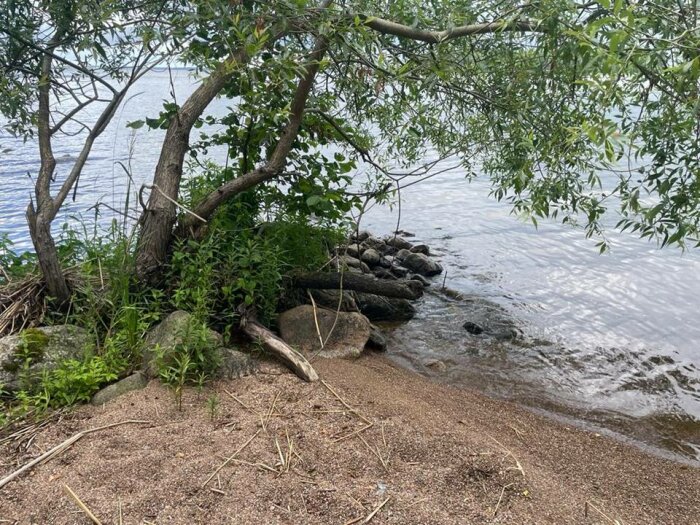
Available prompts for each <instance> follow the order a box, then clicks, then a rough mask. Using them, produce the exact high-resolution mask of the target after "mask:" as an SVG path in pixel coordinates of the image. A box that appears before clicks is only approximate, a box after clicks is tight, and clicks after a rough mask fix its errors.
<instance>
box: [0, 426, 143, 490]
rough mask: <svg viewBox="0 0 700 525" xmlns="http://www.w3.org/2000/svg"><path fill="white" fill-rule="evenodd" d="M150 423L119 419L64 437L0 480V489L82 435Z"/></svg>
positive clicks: (59, 451)
mask: <svg viewBox="0 0 700 525" xmlns="http://www.w3.org/2000/svg"><path fill="white" fill-rule="evenodd" d="M146 423H150V421H141V420H136V419H129V420H127V421H121V422H119V423H112V424H110V425H105V426H102V427H96V428H90V429H88V430H83V431H82V432H78V433H77V434H76V435H74V436H73V437H70V438H68V439H66V440H65V441H64V442H63V443H60V444H59V445H56V446H55V447H53V448H52V449H51V450H49V451H48V452H45V453H43V454H42V455H41V456H39V457H38V458H36V459H33V460H32V461H30V462H29V463H27V464H26V465H24V466H23V467H22V468H20V469H18V470H15V471H14V472H13V473H12V474H10V475H9V476H7V477H6V478H4V479H2V480H0V489H1V488H2V487H4V486H5V485H7V484H8V483H9V482H10V481H12V480H13V479H15V478H16V477H18V476H20V475H22V474H23V473H24V472H26V471H28V470H30V469H31V468H33V467H35V466H37V465H41V464H42V463H45V462H47V461H48V460H50V459H51V458H53V457H54V456H56V455H58V454H60V453H61V452H63V451H64V450H66V449H67V448H69V447H70V446H71V445H73V444H74V443H75V442H76V441H78V440H80V439H81V438H82V437H84V436H87V435H88V434H92V433H93V432H99V431H100V430H107V429H108V428H114V427H118V426H121V425H131V424H146Z"/></svg>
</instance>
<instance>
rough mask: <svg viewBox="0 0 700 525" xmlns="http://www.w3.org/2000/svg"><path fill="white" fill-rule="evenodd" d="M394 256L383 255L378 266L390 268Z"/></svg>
mask: <svg viewBox="0 0 700 525" xmlns="http://www.w3.org/2000/svg"><path fill="white" fill-rule="evenodd" d="M393 259H394V258H393V257H391V256H383V257H382V258H380V259H379V266H381V267H382V268H391V264H392V260H393Z"/></svg>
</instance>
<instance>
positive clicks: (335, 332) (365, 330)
mask: <svg viewBox="0 0 700 525" xmlns="http://www.w3.org/2000/svg"><path fill="white" fill-rule="evenodd" d="M336 317H337V319H336ZM317 323H318V328H317ZM277 324H278V326H279V330H280V335H281V336H282V339H283V340H284V341H285V342H286V343H287V344H288V345H290V346H292V347H294V348H296V349H297V350H299V351H301V352H304V353H307V354H315V353H317V352H318V353H319V354H318V355H319V356H322V357H342V358H354V357H359V356H360V354H361V353H362V351H363V349H364V348H365V345H366V344H367V341H368V340H369V336H370V323H369V321H368V320H367V318H366V317H365V316H364V315H362V314H359V313H356V312H334V311H332V310H327V309H325V308H316V310H315V312H314V308H313V307H312V306H309V305H305V306H297V307H296V308H293V309H291V310H287V311H286V312H283V313H282V314H280V316H279V318H278V320H277ZM319 334H320V335H319ZM321 340H323V341H324V345H323V349H322V348H321Z"/></svg>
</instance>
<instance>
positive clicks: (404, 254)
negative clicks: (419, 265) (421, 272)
mask: <svg viewBox="0 0 700 525" xmlns="http://www.w3.org/2000/svg"><path fill="white" fill-rule="evenodd" d="M409 255H411V252H410V251H409V250H407V249H405V248H404V249H402V250H399V251H398V252H396V255H394V258H395V259H396V260H397V261H399V262H401V261H403V260H404V259H405V258H406V257H408V256H409Z"/></svg>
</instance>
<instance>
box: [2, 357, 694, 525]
mask: <svg viewBox="0 0 700 525" xmlns="http://www.w3.org/2000/svg"><path fill="white" fill-rule="evenodd" d="M315 366H316V368H317V370H318V371H319V373H320V375H321V377H322V379H323V380H324V381H326V382H327V384H328V385H330V387H331V388H332V389H333V390H335V392H336V393H337V394H338V397H336V395H334V394H333V393H332V392H331V391H330V390H329V389H328V388H327V387H326V386H324V384H322V383H315V384H305V383H302V382H301V381H299V380H298V379H296V377H294V376H292V375H290V374H286V373H285V374H265V375H259V376H256V377H248V378H243V379H238V380H233V381H225V382H219V383H216V384H213V385H211V386H210V387H208V388H205V389H204V391H203V392H201V393H199V394H198V393H197V392H196V390H194V389H190V390H187V391H186V393H185V398H184V408H183V411H182V412H179V411H177V410H176V408H175V403H174V401H173V397H172V394H171V393H170V392H169V391H168V390H167V389H166V388H164V387H163V386H161V385H159V384H158V383H157V382H151V383H150V384H149V386H148V387H147V388H146V389H145V390H142V391H138V392H132V393H130V394H127V395H126V396H123V397H121V398H118V399H116V400H115V401H113V402H111V403H109V404H107V405H106V406H104V407H90V406H86V407H81V408H79V409H77V410H76V411H74V412H73V413H72V414H70V415H69V416H64V417H63V418H62V419H61V420H60V421H59V422H56V423H52V424H50V425H47V426H46V427H44V428H42V429H41V430H40V431H39V432H38V433H36V434H35V436H34V439H32V440H31V441H28V437H29V436H30V435H31V434H29V435H27V436H25V439H24V440H20V441H13V442H11V443H6V444H4V445H2V447H0V477H2V476H5V475H7V474H9V473H11V472H12V471H14V470H15V469H16V468H18V467H19V466H21V465H23V464H24V463H26V462H28V461H30V460H31V459H33V458H34V457H37V456H39V455H40V454H41V453H42V452H45V451H46V450H48V449H50V448H51V447H53V446H55V445H56V444H58V443H60V442H62V441H63V440H65V439H67V438H69V437H70V436H72V435H74V434H75V433H77V432H79V431H81V430H85V429H88V428H92V427H99V426H102V425H106V424H110V423H115V422H120V421H124V420H129V419H139V420H146V421H148V423H147V424H131V425H124V426H119V427H114V428H110V429H106V430H103V431H101V432H96V433H94V434H90V435H87V436H85V437H84V438H82V439H81V440H80V441H78V442H77V443H76V444H74V445H73V446H72V447H71V448H70V449H68V450H66V451H65V452H63V453H62V454H61V455H59V456H58V457H56V458H54V459H52V460H51V461H49V462H48V463H45V464H43V465H40V466H37V467H36V468H35V469H33V470H32V471H31V472H30V473H29V474H25V475H23V476H22V477H20V478H18V479H16V480H15V481H13V482H11V483H10V484H8V485H7V486H5V487H4V488H2V489H0V524H5V523H10V524H13V523H21V524H28V523H34V524H89V523H90V520H89V518H87V517H86V515H85V514H84V512H83V511H81V510H80V508H79V507H78V506H77V505H76V503H75V502H74V501H73V500H71V499H70V498H69V497H68V496H67V495H66V493H65V491H64V488H63V486H64V484H65V485H67V486H68V487H70V489H72V490H73V491H74V493H75V494H76V495H77V496H78V497H79V498H80V499H81V500H82V501H83V502H84V504H85V505H86V506H87V507H88V508H89V509H90V510H91V511H92V512H93V513H94V515H95V516H96V517H97V519H99V520H100V521H101V522H102V523H105V524H107V523H114V524H118V523H124V524H147V523H157V524H200V523H201V524H219V523H227V524H228V523H236V524H268V523H269V524H273V523H284V524H287V523H288V524H304V523H318V524H338V525H342V524H349V523H372V524H382V523H401V524H452V523H454V524H470V523H512V524H540V523H542V524H544V523H556V524H569V523H571V524H594V523H596V524H613V523H624V524H642V523H648V524H653V525H671V524H678V525H693V524H700V469H698V468H695V467H692V466H688V465H683V464H679V463H674V462H671V461H668V460H664V459H660V458H657V457H653V456H650V455H648V454H646V453H645V452H643V451H641V450H638V449H636V448H634V447H631V446H629V445H625V444H622V443H619V442H616V441H614V440H612V439H610V438H607V437H604V436H599V435H597V434H595V433H592V432H587V431H584V430H581V429H577V428H571V427H567V426H564V425H562V424H559V423H557V422H554V421H551V420H549V419H546V418H543V417H541V416H538V415H535V414H532V413H530V412H528V411H527V410H525V409H522V408H520V407H517V406H515V405H514V404H511V403H507V402H501V401H495V400H491V399H488V398H486V397H484V396H482V395H480V394H477V393H473V392H469V391H464V390H458V389H455V388H451V387H448V386H443V385H439V384H435V383H433V382H430V381H428V380H426V379H423V378H421V377H418V376H416V375H413V374H411V373H409V372H406V371H403V370H400V369H397V368H396V367H394V366H393V365H392V364H390V363H389V362H388V361H386V360H385V359H383V358H381V357H379V356H376V355H368V356H365V357H363V358H361V359H360V360H358V361H355V362H347V361H334V360H328V361H317V362H316V363H315ZM229 393H230V394H233V396H235V397H236V398H237V399H238V400H236V399H234V398H233V397H232V396H231V395H229ZM212 395H216V396H217V397H218V399H219V402H220V404H219V407H218V411H217V413H216V414H215V418H214V419H213V420H212V418H211V414H210V411H209V409H208V408H207V399H209V398H210V397H211V396H212ZM339 398H342V400H344V401H345V402H346V403H347V404H348V405H349V406H350V407H352V409H353V410H350V409H348V408H347V407H346V406H344V405H343V404H342V402H341V400H340V399H339ZM243 405H245V406H243ZM363 429H364V430H363ZM251 438H252V440H251ZM249 440H250V442H249V443H248V445H247V446H246V447H245V448H243V450H241V451H240V452H239V453H238V455H237V456H236V457H235V458H234V459H233V460H232V461H230V462H229V463H228V464H227V465H225V466H224V467H223V468H221V470H220V471H219V472H218V474H217V475H214V476H213V477H212V478H211V481H209V483H207V484H206V486H205V481H206V480H207V478H209V477H210V476H211V475H212V474H213V473H214V472H215V471H216V469H217V468H218V467H219V466H221V465H222V463H223V462H224V461H225V460H226V458H229V457H231V456H232V455H233V454H234V453H235V452H236V451H237V450H238V449H240V448H241V446H242V445H244V444H246V442H248V441H249ZM27 445H28V448H27ZM375 511H376V512H375Z"/></svg>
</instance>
